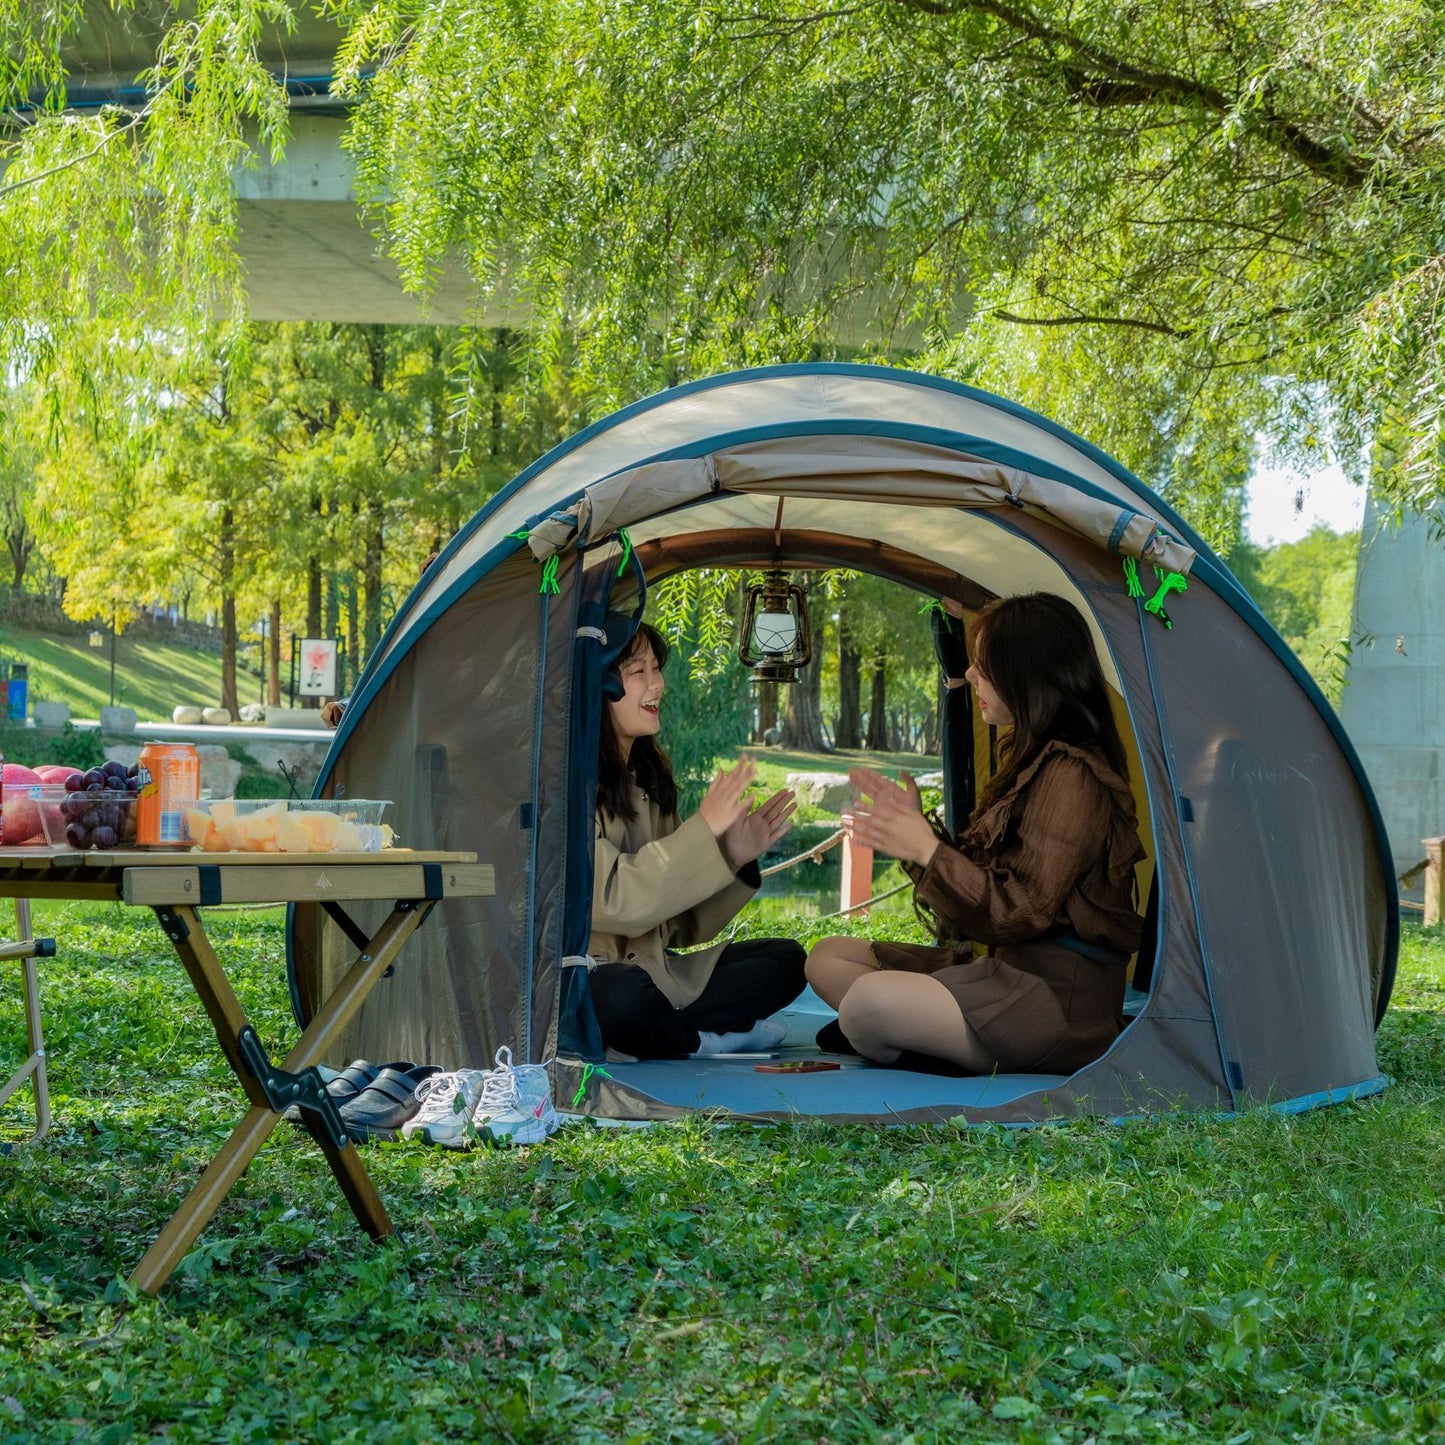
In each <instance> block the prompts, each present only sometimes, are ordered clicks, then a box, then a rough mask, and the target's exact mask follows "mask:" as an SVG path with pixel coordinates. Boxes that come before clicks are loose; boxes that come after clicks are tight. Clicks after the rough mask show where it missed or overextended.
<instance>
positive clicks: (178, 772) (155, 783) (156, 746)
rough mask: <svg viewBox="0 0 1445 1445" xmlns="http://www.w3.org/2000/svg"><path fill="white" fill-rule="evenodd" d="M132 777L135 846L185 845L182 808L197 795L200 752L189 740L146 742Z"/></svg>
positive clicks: (199, 775)
mask: <svg viewBox="0 0 1445 1445" xmlns="http://www.w3.org/2000/svg"><path fill="white" fill-rule="evenodd" d="M136 781H137V782H138V783H139V784H140V789H139V795H138V801H137V805H136V815H135V841H136V846H137V847H140V848H185V847H187V846H188V845H189V844H190V841H191V840H190V839H189V838H188V837H187V836H186V817H185V810H186V809H187V808H191V807H194V806H195V804H196V801H197V800H198V799H199V798H200V796H201V755H200V754H199V753H198V752H197V751H196V750H195V748H194V747H193V746H192V745H191V744H190V743H147V744H146V745H145V746H144V747H143V748H142V749H141V750H140V766H139V768H138V769H137V772H136Z"/></svg>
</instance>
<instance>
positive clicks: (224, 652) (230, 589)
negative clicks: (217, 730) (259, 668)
mask: <svg viewBox="0 0 1445 1445" xmlns="http://www.w3.org/2000/svg"><path fill="white" fill-rule="evenodd" d="M235 525H236V518H235V513H233V512H232V511H231V509H230V508H229V507H227V508H226V509H225V510H224V511H223V512H222V513H221V535H220V538H219V543H220V562H221V566H220V581H221V706H222V707H223V708H225V709H227V711H229V712H230V714H231V716H232V717H233V718H235V717H239V716H240V714H241V704H240V700H239V698H238V696H237V693H236V593H235V586H236V537H235Z"/></svg>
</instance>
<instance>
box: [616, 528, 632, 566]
mask: <svg viewBox="0 0 1445 1445" xmlns="http://www.w3.org/2000/svg"><path fill="white" fill-rule="evenodd" d="M617 540H618V541H619V542H621V543H622V560H621V561H620V562H619V563H618V564H617V575H618V576H619V577H620V576H622V574H623V573H624V572H625V571H626V570H627V563H628V561H629V559H630V558H631V556H632V538H631V537H630V536H628V534H627V528H626V527H619V528H618V529H617Z"/></svg>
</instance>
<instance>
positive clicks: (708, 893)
mask: <svg viewBox="0 0 1445 1445" xmlns="http://www.w3.org/2000/svg"><path fill="white" fill-rule="evenodd" d="M667 653H668V646H667V642H666V641H665V639H664V638H663V637H662V636H661V634H660V633H658V632H657V631H656V630H655V629H654V628H652V627H649V626H647V624H646V623H643V624H642V625H641V626H639V628H638V630H637V634H636V636H635V637H634V638H633V640H632V644H631V646H630V647H629V649H628V650H627V652H626V653H625V654H624V655H623V657H622V658H621V659H620V660H619V661H618V663H617V669H618V672H619V673H620V676H621V684H622V696H621V697H620V698H617V699H616V700H615V701H608V702H606V703H604V704H603V709H602V737H601V748H600V755H599V758H598V783H597V831H596V869H595V873H594V878H593V887H592V936H591V939H590V941H589V942H588V946H587V952H588V953H589V954H590V955H591V957H592V958H593V959H594V960H595V961H596V964H597V966H596V967H595V968H594V969H593V970H592V974H591V986H592V1000H593V1004H594V1006H595V1007H596V1010H597V1019H598V1022H599V1024H600V1025H601V1027H602V1039H603V1042H604V1043H605V1044H606V1045H607V1046H608V1048H610V1049H615V1050H617V1051H618V1052H621V1053H624V1054H631V1055H634V1056H635V1057H637V1058H645V1059H680V1058H686V1057H688V1056H689V1055H693V1054H704V1055H707V1054H718V1053H729V1052H735V1051H747V1050H753V1049H763V1048H768V1047H771V1046H773V1045H775V1044H777V1043H779V1042H781V1040H782V1036H783V1029H782V1025H780V1024H777V1023H776V1022H774V1021H772V1020H769V1019H768V1015H769V1014H771V1013H774V1012H776V1011H777V1010H778V1009H780V1008H783V1007H784V1006H785V1005H787V1004H789V1003H791V1002H792V1001H793V1000H794V999H795V998H797V996H798V995H799V994H800V993H801V992H802V991H803V987H804V980H803V960H804V952H803V949H802V947H801V945H799V944H797V943H795V942H794V941H793V940H791V939H786V938H764V939H752V940H749V941H747V942H744V943H727V944H718V945H715V946H714V947H712V948H706V949H700V950H698V951H696V952H692V953H685V954H682V953H677V952H675V951H674V950H675V949H677V948H685V947H688V946H689V945H691V944H697V943H705V942H706V941H707V940H708V939H711V938H714V937H716V935H717V934H718V932H719V931H720V930H721V929H722V928H724V927H725V926H726V925H727V924H728V923H729V922H730V921H731V920H732V919H733V918H734V917H735V916H736V915H737V913H738V911H739V910H740V909H741V908H742V907H743V905H744V904H745V903H747V902H748V900H749V899H750V898H751V897H752V896H753V894H754V893H755V892H756V891H757V888H758V886H759V884H760V882H761V881H762V880H761V876H760V874H759V872H758V866H757V859H758V858H759V857H761V856H762V854H763V853H764V852H766V850H767V849H768V848H770V847H771V846H772V845H773V844H774V843H775V842H777V840H778V839H780V838H781V837H782V836H783V835H784V834H785V833H786V832H787V831H788V829H789V828H791V827H792V821H791V820H792V813H793V809H794V807H795V806H796V804H795V802H794V799H793V795H792V793H790V792H787V791H782V792H778V793H774V794H773V796H772V797H770V798H769V799H768V800H767V801H766V802H764V803H762V804H760V805H759V806H758V807H756V808H754V807H753V806H752V796H751V785H752V781H753V777H754V774H755V773H756V766H755V764H754V763H753V762H752V760H751V759H750V758H746V757H745V758H744V759H743V760H742V761H741V762H739V763H738V764H737V765H736V766H735V767H732V768H729V769H727V770H726V771H724V772H721V773H719V774H718V775H717V777H716V778H714V779H713V782H712V785H711V787H709V788H708V791H707V795H706V796H705V797H704V798H703V800H702V803H701V805H700V806H699V808H698V810H697V812H696V813H694V814H693V815H692V816H691V817H690V818H688V819H686V820H685V821H680V820H679V818H678V816H677V784H676V783H675V781H674V780H673V775H672V765H671V764H670V763H669V762H668V759H667V754H666V753H665V752H663V750H662V748H661V747H660V746H659V745H658V742H657V735H658V732H659V730H660V728H661V705H662V697H663V691H664V685H663V679H662V668H663V664H664V663H665V662H666V661H667Z"/></svg>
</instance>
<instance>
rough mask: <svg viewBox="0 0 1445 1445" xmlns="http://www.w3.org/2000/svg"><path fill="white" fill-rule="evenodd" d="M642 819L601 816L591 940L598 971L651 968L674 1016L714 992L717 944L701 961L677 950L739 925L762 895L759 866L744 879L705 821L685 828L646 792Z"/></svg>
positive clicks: (640, 802) (640, 798)
mask: <svg viewBox="0 0 1445 1445" xmlns="http://www.w3.org/2000/svg"><path fill="white" fill-rule="evenodd" d="M632 799H633V802H634V804H635V805H636V808H637V816H636V817H635V818H633V819H631V820H630V821H628V820H626V819H621V818H613V817H611V816H610V815H609V814H607V813H605V812H603V811H602V810H601V809H598V812H597V830H596V854H595V857H596V870H595V873H594V875H593V880H592V937H591V939H590V940H589V941H588V944H587V952H588V953H589V954H590V955H591V956H592V958H593V959H595V960H596V961H597V962H598V963H632V964H636V965H637V966H638V967H639V968H645V969H646V970H647V972H648V973H649V974H651V975H652V979H653V981H654V982H655V983H656V984H657V986H658V988H660V989H661V990H662V992H663V993H664V994H665V995H666V996H667V999H668V1001H669V1002H670V1003H671V1004H672V1005H673V1006H674V1007H675V1008H684V1007H686V1005H688V1004H690V1003H692V1002H693V1001H694V1000H696V998H697V997H698V995H699V994H701V993H702V991H703V989H704V987H706V985H707V981H708V979H709V978H710V977H711V976H712V971H713V968H714V966H715V965H716V963H717V959H718V955H719V954H720V953H721V952H722V951H723V949H724V948H725V947H726V946H727V945H726V944H725V943H719V944H716V945H715V946H714V947H712V948H705V949H699V950H698V951H697V952H695V953H687V954H679V953H674V952H672V951H671V950H673V949H675V948H686V947H688V946H689V945H691V944H695V943H706V942H707V941H708V940H709V939H711V938H715V937H716V936H717V934H718V933H719V932H720V931H721V930H722V929H723V928H724V927H725V926H726V925H727V924H728V923H730V922H731V921H732V919H733V918H734V917H736V915H737V913H738V911H739V910H740V909H741V908H742V907H743V905H744V904H745V903H747V902H748V900H749V899H750V898H751V897H752V896H753V894H754V893H755V892H756V891H757V887H758V881H759V880H758V872H757V868H756V865H754V864H748V865H747V866H746V868H745V869H744V870H743V871H744V873H745V874H750V875H751V881H749V880H748V879H746V878H740V877H739V876H738V875H737V874H735V873H734V872H733V870H732V868H731V867H730V866H729V864H728V860H727V858H726V857H725V856H724V855H723V850H722V847H721V845H720V844H719V842H718V840H717V839H716V838H714V837H713V835H712V832H711V830H710V829H709V828H708V826H707V823H706V822H705V821H704V820H703V818H702V817H701V815H699V814H694V815H693V816H692V817H691V818H689V819H688V820H687V821H686V822H685V823H679V822H678V820H677V815H676V814H673V813H668V814H664V813H663V812H662V811H661V809H659V808H658V806H657V804H656V803H654V802H653V801H652V799H651V798H649V797H648V796H647V794H646V793H644V792H643V791H642V789H640V788H634V789H633V790H632Z"/></svg>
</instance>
